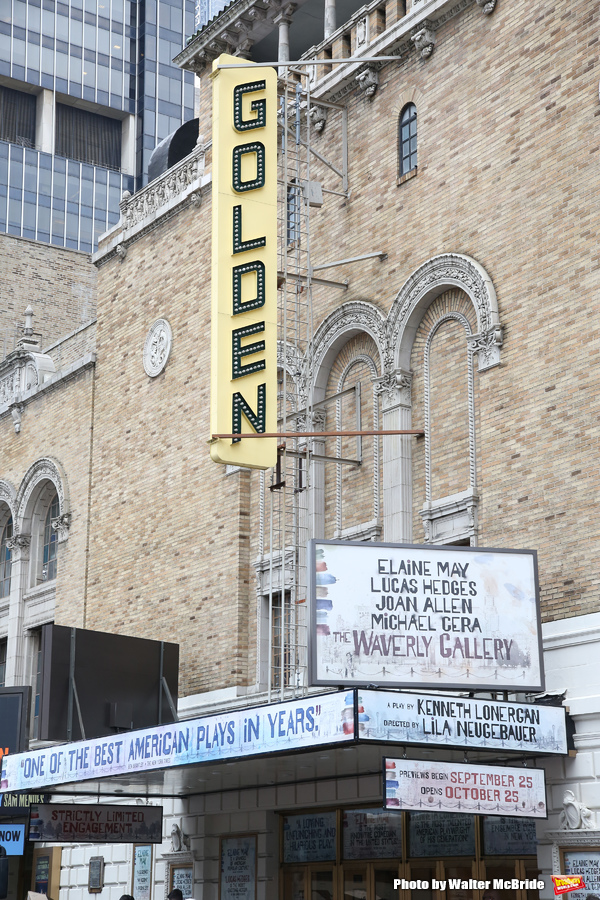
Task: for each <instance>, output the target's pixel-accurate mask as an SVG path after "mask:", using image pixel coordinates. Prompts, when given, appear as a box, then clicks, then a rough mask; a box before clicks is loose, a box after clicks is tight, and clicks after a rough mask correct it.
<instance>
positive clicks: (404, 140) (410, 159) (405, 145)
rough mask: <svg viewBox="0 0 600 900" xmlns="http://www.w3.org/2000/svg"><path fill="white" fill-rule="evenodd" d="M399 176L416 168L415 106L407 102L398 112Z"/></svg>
mask: <svg viewBox="0 0 600 900" xmlns="http://www.w3.org/2000/svg"><path fill="white" fill-rule="evenodd" d="M398 156H399V162H400V176H402V175H406V173H407V172H412V170H413V169H416V168H417V107H416V106H415V104H414V103H407V104H406V106H405V107H404V109H403V110H402V112H401V113H400V123H399V134H398Z"/></svg>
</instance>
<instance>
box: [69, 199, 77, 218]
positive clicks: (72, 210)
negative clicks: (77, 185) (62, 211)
mask: <svg viewBox="0 0 600 900" xmlns="http://www.w3.org/2000/svg"><path fill="white" fill-rule="evenodd" d="M67 216H79V203H68V202H67Z"/></svg>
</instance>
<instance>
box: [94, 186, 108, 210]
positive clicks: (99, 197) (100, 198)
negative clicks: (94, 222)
mask: <svg viewBox="0 0 600 900" xmlns="http://www.w3.org/2000/svg"><path fill="white" fill-rule="evenodd" d="M94 199H95V205H96V211H98V210H99V209H106V185H105V184H98V182H97V181H96V190H95V196H94Z"/></svg>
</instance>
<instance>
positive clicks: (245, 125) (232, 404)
mask: <svg viewBox="0 0 600 900" xmlns="http://www.w3.org/2000/svg"><path fill="white" fill-rule="evenodd" d="M224 65H231V66H232V68H227V69H226V68H220V66H224ZM260 74H261V77H260V78H256V77H255V76H256V70H254V69H253V65H252V63H248V64H247V65H246V64H244V65H243V66H240V59H239V58H238V57H232V56H227V55H222V56H220V57H219V58H218V59H217V60H215V62H214V63H213V73H212V78H213V194H212V198H213V199H212V204H213V206H212V279H211V293H212V300H211V312H212V322H211V328H212V331H211V404H210V426H211V433H212V434H233V435H236V436H235V437H234V438H233V439H225V438H223V439H216V440H213V441H212V442H211V445H210V455H211V458H212V459H213V460H214V461H215V462H219V463H224V464H230V465H236V466H247V467H249V468H257V469H266V468H269V467H271V466H274V465H275V463H276V460H277V441H276V439H275V438H253V439H250V440H244V434H261V433H264V432H275V431H276V430H277V74H276V72H275V69H263V68H261V69H260ZM263 75H264V77H262V76H263ZM248 132H252V134H251V135H250V134H248ZM253 335H257V336H259V337H260V339H259V340H257V339H253V337H252V336H253ZM237 435H239V437H238V436H237Z"/></svg>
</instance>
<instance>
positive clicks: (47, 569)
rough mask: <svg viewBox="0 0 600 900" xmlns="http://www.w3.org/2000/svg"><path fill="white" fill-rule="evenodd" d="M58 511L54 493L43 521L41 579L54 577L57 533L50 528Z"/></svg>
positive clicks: (46, 579) (56, 496)
mask: <svg viewBox="0 0 600 900" xmlns="http://www.w3.org/2000/svg"><path fill="white" fill-rule="evenodd" d="M59 513H60V506H59V503H58V494H54V497H53V498H52V500H51V502H50V505H49V507H48V512H47V513H46V521H45V522H44V556H43V562H42V580H43V581H53V580H54V579H55V578H56V563H57V560H56V550H57V547H58V535H57V533H56V531H54V530H53V528H52V519H56V518H57V516H58V515H59Z"/></svg>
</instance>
